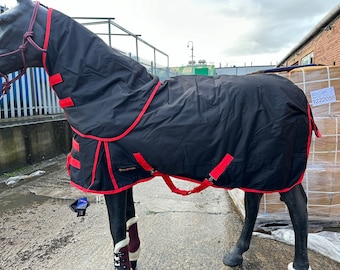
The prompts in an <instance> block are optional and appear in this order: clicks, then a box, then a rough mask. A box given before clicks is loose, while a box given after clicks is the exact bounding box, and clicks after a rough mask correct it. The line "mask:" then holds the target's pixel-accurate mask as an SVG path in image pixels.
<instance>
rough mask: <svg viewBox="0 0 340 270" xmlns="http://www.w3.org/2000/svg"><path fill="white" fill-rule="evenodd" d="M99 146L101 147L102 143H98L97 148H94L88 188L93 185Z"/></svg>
mask: <svg viewBox="0 0 340 270" xmlns="http://www.w3.org/2000/svg"><path fill="white" fill-rule="evenodd" d="M101 145H102V142H101V141H98V143H97V148H96V153H95V155H94V160H93V165H92V174H91V184H90V187H91V186H92V185H93V183H94V180H95V179H96V171H97V165H98V160H99V154H100V148H101Z"/></svg>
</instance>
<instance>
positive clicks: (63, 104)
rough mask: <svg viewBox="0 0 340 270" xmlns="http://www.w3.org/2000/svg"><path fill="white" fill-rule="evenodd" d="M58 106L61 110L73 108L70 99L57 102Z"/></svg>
mask: <svg viewBox="0 0 340 270" xmlns="http://www.w3.org/2000/svg"><path fill="white" fill-rule="evenodd" d="M59 106H60V107H61V108H62V109H65V108H67V107H73V106H74V102H73V100H72V98H71V97H67V98H63V99H60V100H59Z"/></svg>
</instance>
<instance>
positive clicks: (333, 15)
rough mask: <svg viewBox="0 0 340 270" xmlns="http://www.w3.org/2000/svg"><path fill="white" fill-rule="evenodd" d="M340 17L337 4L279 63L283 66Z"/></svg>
mask: <svg viewBox="0 0 340 270" xmlns="http://www.w3.org/2000/svg"><path fill="white" fill-rule="evenodd" d="M339 17H340V4H338V5H336V6H335V7H334V8H333V9H332V10H331V11H330V12H329V13H328V14H327V15H326V16H325V17H324V18H323V19H322V20H321V21H320V22H319V23H318V24H317V25H316V26H315V27H314V28H313V29H312V30H311V31H310V32H309V33H308V34H307V35H306V36H305V37H304V38H303V39H302V40H301V41H300V42H299V43H298V44H297V45H296V46H295V47H294V48H293V49H292V50H291V51H290V52H289V53H288V54H287V55H286V56H285V57H284V58H283V59H282V60H281V61H280V62H279V63H278V64H277V66H278V67H279V66H281V65H283V64H284V62H285V61H286V60H288V58H289V57H291V56H292V55H293V54H295V53H296V52H297V51H299V50H300V49H301V48H302V47H303V46H305V45H306V43H308V42H309V41H310V40H312V39H313V38H314V37H315V36H316V35H318V34H319V33H321V32H322V31H324V30H325V29H327V28H329V27H331V23H332V22H333V21H334V20H336V19H338V18H339Z"/></svg>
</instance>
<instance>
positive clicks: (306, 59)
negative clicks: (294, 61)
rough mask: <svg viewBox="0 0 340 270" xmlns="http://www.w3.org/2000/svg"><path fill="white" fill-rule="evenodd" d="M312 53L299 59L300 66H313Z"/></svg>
mask: <svg viewBox="0 0 340 270" xmlns="http://www.w3.org/2000/svg"><path fill="white" fill-rule="evenodd" d="M313 60H314V53H313V52H311V53H310V54H307V55H306V56H305V57H303V58H302V59H301V65H308V64H313Z"/></svg>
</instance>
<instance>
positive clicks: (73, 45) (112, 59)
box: [46, 10, 152, 83]
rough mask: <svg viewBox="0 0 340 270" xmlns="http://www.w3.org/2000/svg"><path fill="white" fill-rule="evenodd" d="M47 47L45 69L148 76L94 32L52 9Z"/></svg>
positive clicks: (135, 77)
mask: <svg viewBox="0 0 340 270" xmlns="http://www.w3.org/2000/svg"><path fill="white" fill-rule="evenodd" d="M47 49H48V51H47V63H46V64H47V69H48V71H49V72H51V73H52V74H53V73H55V72H61V71H60V69H63V70H64V71H67V72H71V73H74V74H77V76H87V75H88V74H89V73H92V75H93V74H95V75H97V76H98V78H99V77H107V76H111V77H112V76H116V77H117V80H119V81H125V82H127V83H128V82H129V81H134V82H133V83H138V81H140V82H141V83H146V82H148V81H149V80H151V79H152V78H151V76H150V75H149V74H148V73H147V72H146V70H145V68H144V67H143V66H142V65H140V64H139V63H137V62H136V61H134V60H132V59H130V58H128V57H126V56H124V55H122V54H121V53H119V52H118V51H116V50H113V49H112V48H110V47H109V46H108V45H107V44H106V43H105V42H104V41H103V40H102V39H100V38H99V37H98V36H97V35H95V34H93V33H92V32H90V31H89V30H88V29H86V28H85V27H84V26H82V25H80V24H79V23H77V22H75V21H74V20H73V19H71V18H69V17H67V16H65V15H63V14H62V13H60V12H58V11H56V10H53V13H52V22H51V30H50V39H49V42H48V48H47Z"/></svg>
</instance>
